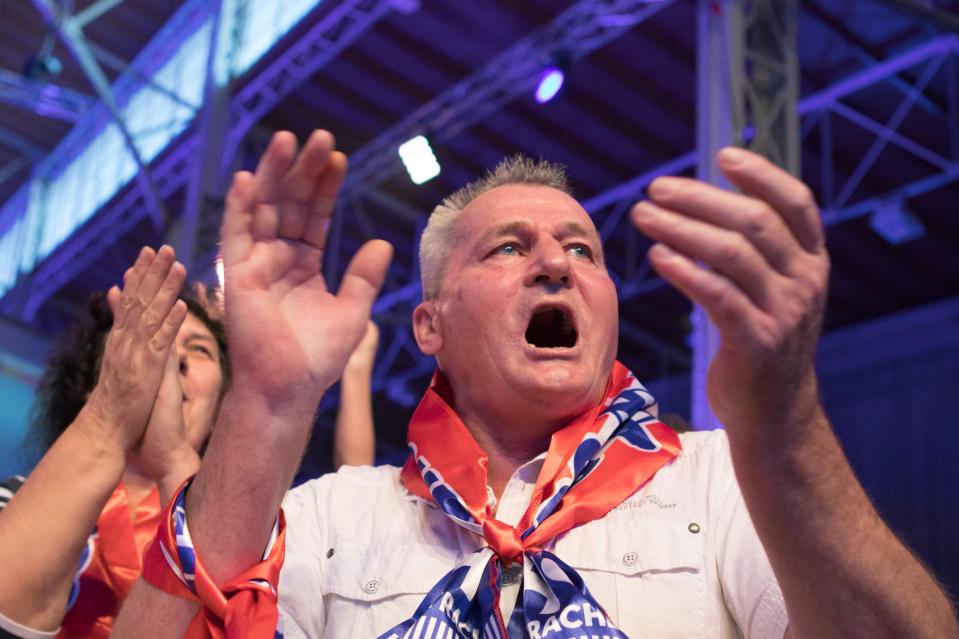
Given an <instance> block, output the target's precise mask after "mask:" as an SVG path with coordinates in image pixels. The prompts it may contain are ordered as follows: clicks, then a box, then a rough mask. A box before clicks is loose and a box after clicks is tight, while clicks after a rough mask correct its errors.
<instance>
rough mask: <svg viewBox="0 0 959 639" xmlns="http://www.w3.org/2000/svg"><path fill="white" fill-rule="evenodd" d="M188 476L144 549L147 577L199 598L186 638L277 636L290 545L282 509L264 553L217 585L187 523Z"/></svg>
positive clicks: (168, 589) (185, 595)
mask: <svg viewBox="0 0 959 639" xmlns="http://www.w3.org/2000/svg"><path fill="white" fill-rule="evenodd" d="M192 481H193V478H192V477H190V478H189V479H187V480H186V481H184V482H183V484H182V485H181V486H180V488H179V489H178V490H177V492H176V494H175V495H174V496H173V498H172V499H170V502H169V503H168V504H167V506H166V508H165V509H164V511H163V514H162V515H161V517H160V524H159V527H158V529H157V536H156V538H155V539H154V540H153V542H152V543H151V544H150V546H149V547H148V548H147V550H146V552H145V553H144V555H143V578H144V579H145V580H146V581H147V582H148V583H149V584H150V585H152V586H153V587H155V588H158V589H160V590H162V591H164V592H166V593H168V594H171V595H175V596H177V597H181V598H183V599H189V600H191V601H196V602H199V603H200V604H201V605H202V608H201V609H200V611H199V612H198V613H197V615H196V616H195V617H194V618H193V621H192V622H191V624H190V627H189V628H188V629H187V632H186V635H185V639H206V638H209V637H212V638H213V639H247V638H257V639H261V638H262V639H267V638H269V639H274V638H277V637H279V638H282V636H283V635H282V633H281V632H279V630H278V629H277V622H278V617H279V611H278V609H277V601H276V600H277V591H276V586H277V582H278V581H279V578H280V568H281V567H282V566H283V557H284V555H285V552H286V549H285V544H284V540H285V538H286V522H285V519H284V517H283V510H282V509H281V510H280V513H279V515H278V516H277V519H276V522H275V523H274V525H273V533H272V534H271V535H270V540H269V542H267V545H266V550H264V552H263V559H262V560H261V561H260V563H258V564H255V565H254V566H253V567H251V568H250V569H248V570H246V571H244V572H243V573H242V574H240V575H239V576H237V577H236V578H234V579H231V580H230V581H229V582H228V583H227V584H225V585H224V586H222V588H221V587H220V586H217V585H216V583H215V582H214V581H213V579H211V578H210V576H209V575H208V574H207V572H206V569H205V568H204V567H203V563H202V562H201V561H200V558H199V556H197V553H196V550H195V549H194V548H193V540H192V539H191V538H190V531H189V529H188V528H187V524H186V493H187V489H188V488H189V487H190V483H191V482H192Z"/></svg>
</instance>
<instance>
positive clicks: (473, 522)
mask: <svg viewBox="0 0 959 639" xmlns="http://www.w3.org/2000/svg"><path fill="white" fill-rule="evenodd" d="M448 397H450V391H449V388H448V386H447V383H446V380H445V379H444V378H443V377H442V375H440V374H438V373H437V375H435V376H434V378H433V383H432V385H431V386H430V388H429V390H428V391H427V392H426V395H425V396H424V397H423V400H422V401H421V402H420V405H419V407H417V409H416V412H415V413H414V415H413V419H412V420H411V421H410V430H409V445H410V449H411V451H412V454H411V456H410V458H409V460H408V461H407V463H406V465H405V466H404V468H403V471H402V479H403V483H404V485H405V486H406V487H407V489H409V490H410V492H412V493H414V494H415V495H418V496H419V497H421V498H423V499H426V500H429V501H432V502H433V503H435V504H436V505H437V507H438V508H439V509H440V510H441V511H442V512H443V513H444V514H446V515H447V516H448V517H450V518H451V519H452V520H453V521H454V522H456V523H457V524H459V525H461V526H463V527H464V528H466V529H467V530H469V531H471V532H473V533H474V534H476V535H478V536H480V537H482V538H483V539H484V540H485V541H486V543H487V546H486V547H484V548H482V549H480V550H478V551H477V552H476V553H474V554H473V556H472V557H471V558H470V560H469V561H467V562H466V563H465V564H463V565H461V566H458V567H456V568H454V569H453V570H452V571H450V572H449V573H448V574H447V575H446V576H445V577H443V578H442V579H441V580H440V581H439V582H438V583H437V584H436V585H435V586H434V587H433V588H432V590H430V592H429V593H427V595H426V597H425V598H424V599H423V602H422V603H421V604H420V606H419V607H418V608H417V609H416V611H415V612H414V613H413V616H412V617H411V618H410V619H408V620H406V621H404V622H403V623H401V624H399V625H398V626H396V627H394V628H392V629H390V630H388V631H387V632H385V633H384V634H382V635H381V639H400V638H402V639H409V638H411V637H416V638H417V639H422V638H423V637H430V638H432V639H436V638H440V637H441V638H443V639H447V638H449V639H451V638H453V637H467V638H470V639H473V638H478V637H481V636H482V637H489V638H492V639H509V638H512V639H518V638H519V637H530V638H531V639H539V638H540V637H546V636H549V637H551V638H553V639H561V638H564V637H568V638H574V637H577V638H578V637H581V636H583V634H586V635H588V636H593V635H595V636H599V637H604V638H609V639H613V638H617V637H625V635H624V634H623V633H622V632H620V631H619V630H617V629H616V628H615V627H614V626H613V624H612V622H611V621H610V620H609V617H608V616H607V615H606V612H605V611H604V610H603V608H602V606H600V604H599V603H598V602H596V600H595V599H593V597H592V595H591V594H590V593H589V590H588V589H587V588H586V585H585V583H584V582H583V579H582V577H580V575H579V574H577V573H576V571H575V570H574V569H573V568H571V567H570V566H568V565H566V564H565V563H564V562H563V561H562V560H560V559H559V558H558V557H557V556H556V555H554V554H552V553H550V552H547V551H545V550H543V549H542V548H543V546H545V545H546V544H548V543H549V542H550V541H551V540H552V539H554V538H555V537H556V536H558V535H560V534H562V533H564V532H566V531H568V530H570V529H572V528H574V527H575V526H578V525H580V524H583V523H586V522H589V521H593V520H595V519H600V518H602V517H603V516H604V515H606V513H608V512H609V511H610V510H612V509H613V508H614V507H616V506H617V505H619V504H620V503H621V502H622V501H623V500H625V499H626V498H627V497H629V496H630V495H632V494H633V493H634V492H636V490H638V489H639V488H640V487H641V486H642V485H643V484H645V483H646V482H647V481H648V480H649V479H650V478H652V476H653V475H655V474H656V471H658V470H659V469H660V468H661V467H662V466H663V465H665V464H666V463H667V462H669V461H670V460H671V459H673V458H674V457H675V456H676V455H677V454H678V453H679V451H680V450H681V445H680V443H679V437H678V436H677V435H676V433H675V432H674V431H673V430H672V429H671V428H669V427H668V426H666V425H665V424H663V423H662V422H660V421H659V420H658V419H656V417H655V415H654V412H655V410H656V409H655V405H656V402H655V400H654V399H653V397H652V395H650V394H649V392H647V391H646V389H645V388H643V386H642V385H641V384H640V383H639V382H638V381H637V380H636V378H635V377H634V376H633V374H632V373H630V372H629V371H628V370H627V369H626V368H625V367H624V366H622V365H621V364H619V363H618V362H617V363H616V364H615V365H614V367H613V372H612V375H611V376H610V380H609V382H608V384H607V389H606V394H605V397H604V399H603V401H602V402H601V403H600V404H599V405H597V406H596V407H594V408H593V409H592V410H590V411H588V412H587V413H585V414H583V415H581V416H580V417H579V418H577V419H575V420H574V421H573V422H572V423H570V424H569V425H568V426H566V427H564V428H562V429H560V430H558V431H557V432H555V433H553V436H552V438H551V440H550V446H549V450H548V451H547V454H546V459H545V461H544V462H543V466H542V468H541V470H540V475H539V479H538V480H537V482H536V486H535V487H534V489H533V495H532V498H531V500H530V504H529V507H528V508H527V510H526V513H525V514H524V515H523V517H522V518H521V519H520V522H519V525H517V526H516V527H512V526H509V525H507V524H504V523H503V522H501V521H499V520H497V519H496V518H495V516H494V515H493V506H492V505H491V504H490V503H489V497H488V491H487V489H486V486H487V476H486V466H487V462H488V457H487V455H486V453H484V452H483V450H482V449H481V448H480V447H479V445H478V444H477V443H476V440H475V439H473V436H472V435H471V434H470V432H469V430H468V429H467V428H466V426H465V425H464V424H463V422H462V421H461V420H460V419H459V417H458V416H457V415H456V413H455V411H454V410H453V408H452V407H451V406H450V404H449V402H448V401H447V399H446V398H448ZM189 481H190V480H187V482H184V485H183V486H181V487H180V490H179V491H178V492H177V494H176V495H175V496H174V497H173V499H171V500H170V503H169V504H168V505H167V508H166V510H165V511H164V513H163V515H162V516H161V518H160V526H159V530H158V532H157V538H156V539H155V540H154V542H153V543H152V544H151V545H150V547H149V548H148V549H147V552H146V554H145V555H144V560H143V576H144V578H145V579H146V581H148V582H149V583H150V584H152V585H153V586H154V587H156V588H159V589H161V590H163V591H165V592H167V593H170V594H173V595H176V596H179V597H184V598H186V599H191V600H194V601H199V602H200V603H201V604H202V605H203V609H202V610H201V611H200V612H199V613H198V614H197V616H196V618H194V620H193V623H192V624H191V626H190V628H189V630H188V632H187V635H186V636H187V637H188V638H189V639H199V638H201V637H216V638H220V637H225V638H232V637H237V638H240V637H243V638H255V639H271V638H274V637H282V634H281V631H280V630H279V629H277V620H278V611H277V582H278V580H279V573H280V568H281V567H282V565H283V557H284V538H285V535H286V530H285V523H284V518H283V511H282V510H281V511H280V514H279V516H278V518H277V522H276V524H275V525H274V531H273V535H272V537H271V540H270V543H269V544H268V545H267V548H266V550H265V551H264V558H263V561H261V562H260V563H258V564H256V565H255V566H253V567H251V568H250V569H249V570H247V571H245V572H244V573H243V574H241V575H239V576H238V577H236V578H235V579H233V580H231V581H230V582H229V583H228V584H226V585H225V586H224V587H223V588H222V589H220V588H218V587H217V586H216V584H214V582H213V580H212V579H210V577H209V576H208V575H207V574H206V571H205V570H204V569H203V564H202V562H201V561H200V558H199V557H198V556H197V555H196V552H195V550H194V549H193V542H192V540H191V539H190V533H189V530H188V529H187V526H186V513H185V510H184V504H185V494H186V489H187V487H188V486H189ZM510 563H521V564H523V588H522V590H521V595H520V597H519V599H518V600H516V601H506V602H501V601H500V593H501V588H502V585H503V582H502V567H503V566H504V565H506V564H510Z"/></svg>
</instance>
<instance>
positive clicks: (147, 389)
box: [0, 247, 230, 638]
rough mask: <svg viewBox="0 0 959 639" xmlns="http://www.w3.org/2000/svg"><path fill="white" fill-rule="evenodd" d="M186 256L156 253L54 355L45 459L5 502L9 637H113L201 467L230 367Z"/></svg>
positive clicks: (44, 405)
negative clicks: (187, 293)
mask: <svg viewBox="0 0 959 639" xmlns="http://www.w3.org/2000/svg"><path fill="white" fill-rule="evenodd" d="M174 257H175V256H174V254H173V250H172V249H171V248H169V247H163V248H161V249H160V250H159V251H153V250H152V249H149V248H145V249H143V251H141V253H140V256H139V257H138V259H137V261H136V263H135V264H134V265H133V267H131V268H130V269H129V270H128V271H127V272H126V274H125V275H124V286H123V290H122V291H121V290H120V289H119V288H117V287H114V288H113V289H111V291H110V292H109V293H108V294H107V295H106V296H102V295H101V296H99V297H98V298H95V299H93V300H92V301H91V304H90V322H89V323H88V324H86V325H84V326H81V327H78V328H76V329H75V330H74V331H73V332H71V333H70V334H69V335H68V337H67V339H66V341H65V342H64V343H63V345H62V346H61V348H60V349H59V350H58V352H57V353H56V354H55V355H54V356H53V358H52V359H51V360H50V363H49V365H48V368H47V371H46V373H45V374H44V376H43V378H42V380H41V383H40V388H39V389H38V404H37V411H36V414H35V419H34V428H33V433H32V438H31V439H32V442H33V444H34V445H35V446H37V447H39V448H40V449H41V450H46V453H45V454H44V455H43V457H42V458H41V459H40V462H39V463H38V464H37V466H36V468H35V469H34V470H33V472H32V473H31V474H30V477H29V479H27V480H24V479H23V478H15V479H13V480H9V481H8V482H6V484H5V488H6V489H7V491H8V492H6V494H7V495H8V497H7V498H9V494H11V493H14V492H15V493H16V495H15V497H14V498H13V499H9V504H8V505H7V504H4V503H2V502H3V500H2V499H0V508H3V506H5V505H6V508H3V509H2V510H0V565H2V566H3V575H4V576H3V579H0V637H9V636H12V637H26V638H33V637H54V636H57V637H108V636H109V634H110V628H111V624H112V621H113V618H114V617H115V616H116V614H117V612H118V610H119V607H120V604H121V602H122V601H123V599H124V597H125V596H126V594H127V593H128V591H129V589H130V587H131V586H132V584H133V582H134V580H135V579H136V578H137V576H138V575H139V572H140V555H141V552H142V550H143V548H144V546H145V545H146V544H147V543H148V542H149V541H150V540H151V539H152V537H153V535H154V533H155V531H156V525H157V519H158V517H159V514H160V505H161V501H165V500H166V498H168V497H169V495H170V494H171V493H172V492H173V491H174V490H175V489H176V487H177V486H178V485H179V483H180V482H181V481H182V480H183V479H185V478H186V477H187V476H189V475H190V474H192V473H194V472H196V470H197V468H198V467H199V463H200V460H199V451H200V450H201V449H202V447H203V445H204V444H205V442H206V440H207V438H208V437H209V434H210V432H211V429H212V427H213V424H214V422H215V420H216V414H217V411H218V409H219V404H220V401H221V399H222V398H223V394H224V392H225V391H226V388H227V386H228V384H229V379H230V368H229V360H228V356H227V348H226V339H225V332H224V330H223V325H222V324H221V323H220V322H219V321H218V320H216V319H214V318H211V317H210V315H209V314H208V312H207V309H206V307H204V306H203V305H202V304H200V303H199V302H198V301H195V300H190V299H183V298H178V295H179V292H180V289H181V287H182V285H183V282H184V279H185V277H186V271H185V269H184V268H183V266H182V265H181V264H179V263H178V262H176V261H175V259H174ZM111 308H112V309H113V310H114V311H115V313H114V312H111ZM0 492H3V491H0ZM91 530H93V531H94V532H93V534H92V535H91V534H90V531H91ZM78 566H79V568H78Z"/></svg>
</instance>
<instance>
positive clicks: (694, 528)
mask: <svg viewBox="0 0 959 639" xmlns="http://www.w3.org/2000/svg"><path fill="white" fill-rule="evenodd" d="M700 530H702V529H701V528H700V527H699V524H697V523H696V522H695V521H694V522H693V523H691V524H689V532H691V533H693V534H694V535H695V534H696V533H698V532H699V531H700Z"/></svg>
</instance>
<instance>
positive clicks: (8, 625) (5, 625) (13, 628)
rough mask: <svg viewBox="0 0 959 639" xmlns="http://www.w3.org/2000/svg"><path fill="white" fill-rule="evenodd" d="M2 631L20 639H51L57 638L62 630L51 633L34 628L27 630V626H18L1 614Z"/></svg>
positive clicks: (0, 628)
mask: <svg viewBox="0 0 959 639" xmlns="http://www.w3.org/2000/svg"><path fill="white" fill-rule="evenodd" d="M0 631H6V632H7V633H9V634H11V635H13V636H14V637H20V639H51V638H52V637H56V636H57V633H58V632H60V629H59V628H57V629H56V630H53V631H50V632H45V631H43V630H34V629H33V628H27V627H26V626H23V625H21V624H18V623H17V622H16V621H14V620H13V619H10V618H9V617H7V616H5V615H4V614H3V613H2V612H0Z"/></svg>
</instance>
